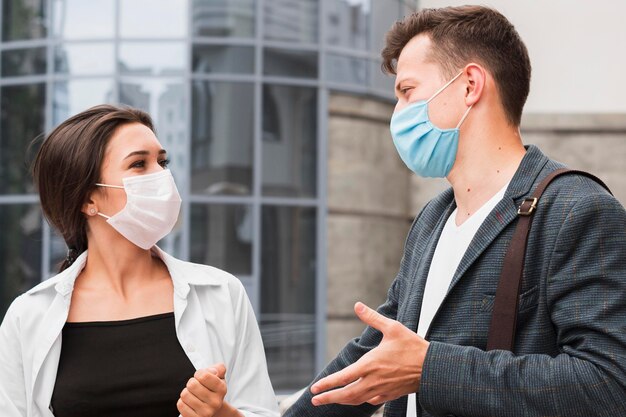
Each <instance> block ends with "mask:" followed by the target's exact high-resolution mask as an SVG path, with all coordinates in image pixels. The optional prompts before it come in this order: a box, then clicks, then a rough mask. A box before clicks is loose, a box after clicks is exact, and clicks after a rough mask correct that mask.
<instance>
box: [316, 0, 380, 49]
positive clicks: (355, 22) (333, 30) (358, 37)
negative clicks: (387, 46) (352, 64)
mask: <svg viewBox="0 0 626 417" xmlns="http://www.w3.org/2000/svg"><path fill="white" fill-rule="evenodd" d="M324 1H325V2H326V3H325V5H326V22H327V26H326V28H327V33H326V43H327V45H328V46H341V47H344V48H355V49H360V50H366V49H367V45H368V37H369V30H368V29H369V28H368V24H369V14H370V0H324Z"/></svg>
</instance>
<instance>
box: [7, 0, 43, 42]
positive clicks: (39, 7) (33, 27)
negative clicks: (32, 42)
mask: <svg viewBox="0 0 626 417" xmlns="http://www.w3.org/2000/svg"><path fill="white" fill-rule="evenodd" d="M47 8H48V2H47V1H46V0H30V1H24V0H2V41H4V42H6V41H17V40H27V39H40V38H45V37H46V36H47V31H46V27H47V22H46V14H47V13H46V9H47Z"/></svg>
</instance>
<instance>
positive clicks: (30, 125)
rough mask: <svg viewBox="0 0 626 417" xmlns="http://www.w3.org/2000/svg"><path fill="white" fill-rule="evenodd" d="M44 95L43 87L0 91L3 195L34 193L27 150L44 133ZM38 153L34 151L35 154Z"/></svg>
mask: <svg viewBox="0 0 626 417" xmlns="http://www.w3.org/2000/svg"><path fill="white" fill-rule="evenodd" d="M45 92H46V89H45V85H44V84H33V85H19V86H6V87H2V88H1V89H0V108H2V112H0V114H1V116H0V178H1V179H2V180H1V181H0V194H25V193H32V192H33V191H34V189H33V183H32V180H31V176H30V173H29V172H28V165H29V152H27V151H28V147H29V145H30V143H31V142H32V141H33V140H34V139H35V138H36V137H37V136H38V135H40V134H42V133H43V131H44V115H45V112H44V106H45ZM36 150H37V149H36V147H34V148H33V149H32V154H33V155H34V152H35V151H36ZM0 230H2V229H0ZM0 234H2V233H0Z"/></svg>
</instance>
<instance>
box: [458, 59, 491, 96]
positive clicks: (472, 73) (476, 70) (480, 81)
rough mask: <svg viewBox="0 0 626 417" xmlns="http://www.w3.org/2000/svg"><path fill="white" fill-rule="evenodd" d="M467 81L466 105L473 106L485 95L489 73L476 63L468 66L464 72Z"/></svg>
mask: <svg viewBox="0 0 626 417" xmlns="http://www.w3.org/2000/svg"><path fill="white" fill-rule="evenodd" d="M463 72H464V73H465V79H466V89H465V105H466V106H468V107H469V106H473V105H475V104H476V103H478V101H479V100H480V98H481V97H482V95H483V91H484V88H485V82H486V80H487V73H486V71H485V69H484V68H483V67H482V66H480V65H478V64H475V63H471V64H467V65H466V66H465V69H464V70H463Z"/></svg>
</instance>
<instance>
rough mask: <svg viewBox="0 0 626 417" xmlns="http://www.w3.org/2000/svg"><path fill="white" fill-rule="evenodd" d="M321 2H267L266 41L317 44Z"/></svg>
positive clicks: (268, 0) (288, 0)
mask: <svg viewBox="0 0 626 417" xmlns="http://www.w3.org/2000/svg"><path fill="white" fill-rule="evenodd" d="M318 3H319V0H298V1H292V0H265V2H264V10H263V15H264V23H265V27H264V31H265V39H269V40H277V41H290V42H307V43H316V42H317V38H318V34H317V26H318V25H317V22H318V19H317V16H318V14H319V12H318V7H319V5H318Z"/></svg>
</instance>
